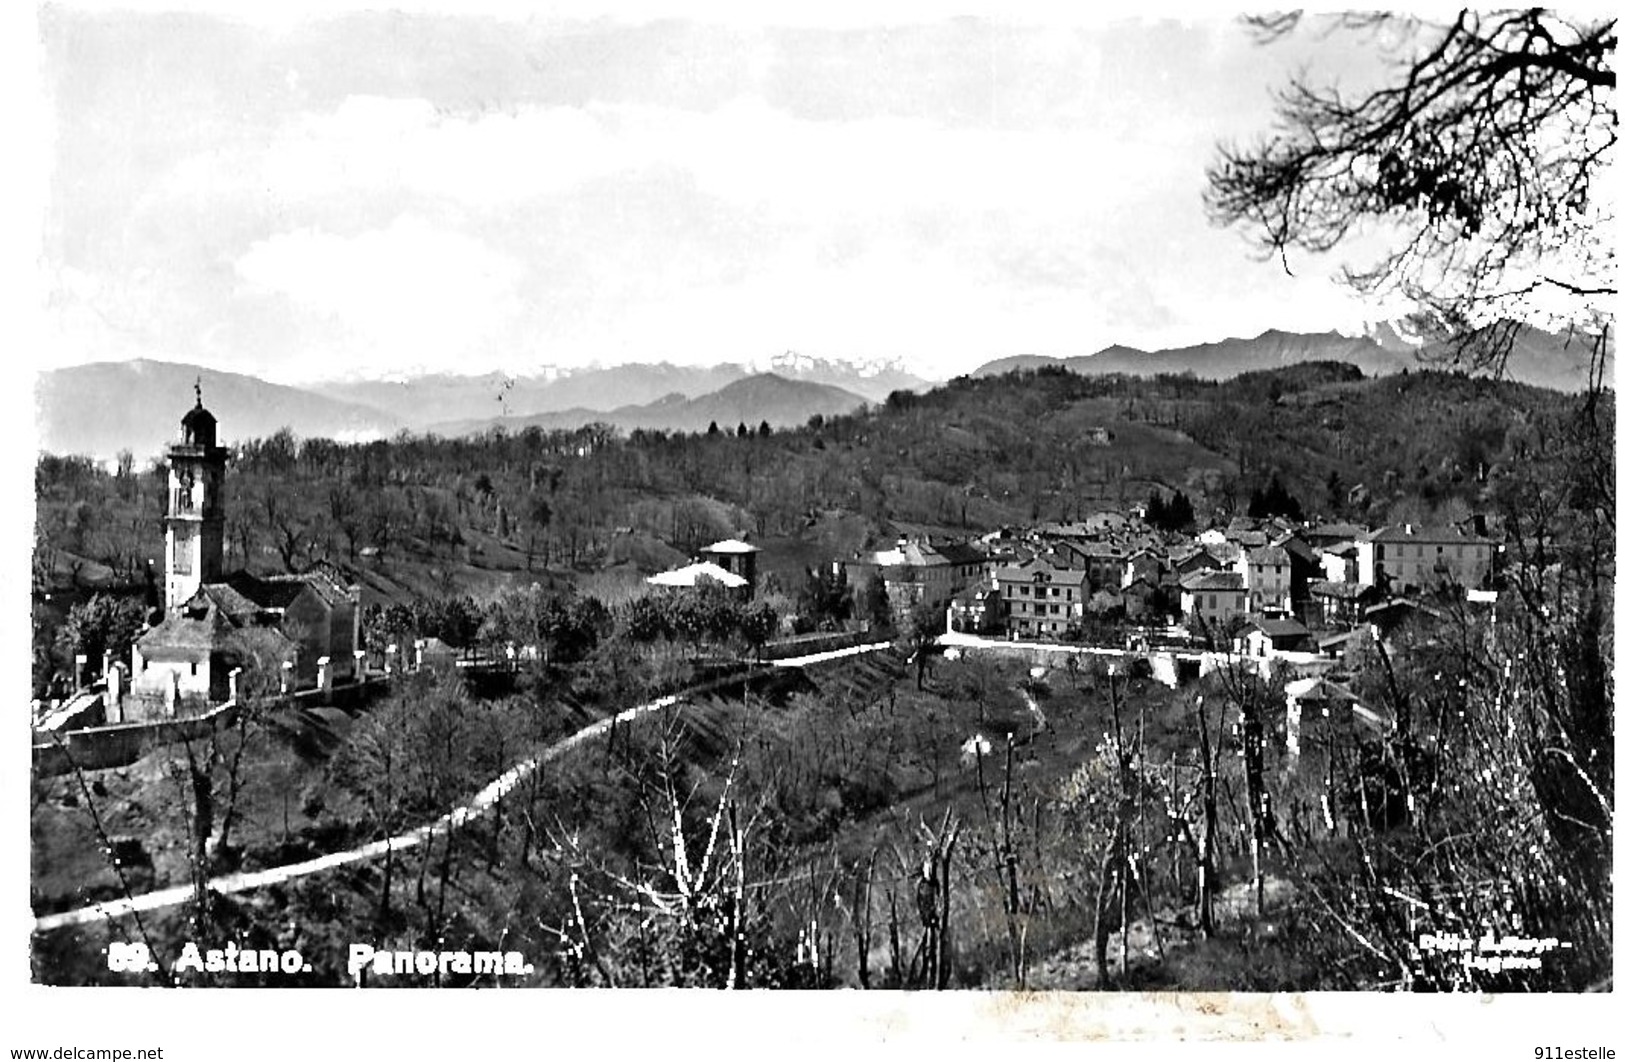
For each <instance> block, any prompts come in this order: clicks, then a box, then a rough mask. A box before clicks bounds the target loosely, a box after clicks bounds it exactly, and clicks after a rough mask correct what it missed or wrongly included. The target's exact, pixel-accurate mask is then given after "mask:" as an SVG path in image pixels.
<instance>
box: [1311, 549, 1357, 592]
mask: <svg viewBox="0 0 1625 1062" xmlns="http://www.w3.org/2000/svg"><path fill="white" fill-rule="evenodd" d="M1320 570H1321V572H1322V573H1324V577H1325V579H1326V580H1327V581H1328V582H1333V583H1357V582H1359V581H1360V547H1359V546H1358V545H1357V544H1356V543H1354V542H1352V541H1349V542H1336V543H1332V544H1331V545H1328V546H1327V547H1326V548H1325V549H1323V550H1321V551H1320Z"/></svg>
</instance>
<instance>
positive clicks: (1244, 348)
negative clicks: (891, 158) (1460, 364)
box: [971, 324, 1587, 391]
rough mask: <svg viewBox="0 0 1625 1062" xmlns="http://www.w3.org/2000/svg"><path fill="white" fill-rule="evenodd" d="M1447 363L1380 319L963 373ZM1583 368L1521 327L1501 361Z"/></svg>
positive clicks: (1551, 341)
mask: <svg viewBox="0 0 1625 1062" xmlns="http://www.w3.org/2000/svg"><path fill="white" fill-rule="evenodd" d="M1452 360H1453V359H1452V356H1451V353H1450V351H1449V349H1448V347H1447V345H1446V344H1445V343H1443V342H1435V343H1432V344H1427V345H1423V346H1417V345H1414V344H1409V343H1407V342H1405V341H1404V340H1403V338H1401V337H1400V335H1399V334H1398V333H1397V332H1396V331H1395V330H1394V328H1393V326H1391V325H1387V324H1382V325H1379V326H1377V327H1375V328H1374V329H1373V330H1372V334H1371V335H1370V336H1345V335H1341V334H1339V333H1337V332H1319V333H1308V334H1304V333H1297V332H1283V331H1279V330H1276V329H1270V330H1268V331H1266V332H1263V333H1260V334H1259V335H1257V336H1254V337H1252V338H1251V339H1242V338H1232V339H1225V340H1221V341H1219V342H1216V343H1199V344H1196V345H1195V346H1189V347H1175V348H1170V349H1167V350H1156V351H1144V350H1138V349H1135V348H1133V347H1125V346H1119V345H1114V346H1110V347H1107V348H1105V349H1104V350H1101V351H1098V352H1096V353H1094V354H1090V355H1084V356H1080V357H1072V358H1053V357H1046V356H1043V355H1019V356H1016V357H1009V358H999V359H997V360H995V361H990V362H988V363H987V364H985V365H982V366H981V367H980V368H978V369H976V371H975V372H973V373H972V374H971V375H973V376H996V375H999V374H1001V373H1006V372H1014V371H1018V370H1034V369H1040V368H1046V367H1051V368H1064V369H1067V370H1069V371H1071V372H1075V373H1078V374H1080V375H1085V376H1101V375H1107V374H1112V373H1123V374H1126V375H1131V376H1156V375H1161V374H1167V375H1178V374H1180V373H1189V374H1191V375H1192V376H1195V377H1197V378H1199V379H1203V380H1228V379H1231V378H1233V377H1235V376H1238V375H1240V374H1242V373H1248V372H1261V371H1264V370H1268V369H1280V368H1286V367H1288V366H1291V365H1301V364H1305V363H1308V362H1317V361H1337V362H1343V363H1346V364H1349V365H1354V366H1356V367H1358V368H1359V369H1360V371H1361V372H1362V373H1364V374H1365V375H1367V376H1386V375H1390V374H1393V373H1397V372H1400V371H1402V370H1407V369H1418V368H1425V367H1429V366H1440V367H1449V366H1450V364H1451V362H1452ZM1586 370H1587V360H1586V348H1585V346H1584V345H1583V344H1582V343H1581V342H1580V341H1574V342H1569V341H1566V340H1565V338H1564V337H1562V336H1555V335H1552V334H1550V333H1547V332H1543V331H1541V330H1539V329H1537V328H1526V329H1524V330H1522V332H1521V334H1520V335H1519V337H1518V340H1517V342H1516V343H1515V345H1514V347H1513V351H1512V354H1511V356H1510V357H1509V358H1508V362H1507V372H1506V378H1507V379H1509V380H1512V381H1514V382H1517V383H1525V384H1529V385H1531V386H1534V387H1548V388H1552V389H1553V390H1559V391H1578V390H1580V389H1582V388H1583V387H1584V386H1585V383H1586Z"/></svg>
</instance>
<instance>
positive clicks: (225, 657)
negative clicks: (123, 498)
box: [108, 387, 361, 722]
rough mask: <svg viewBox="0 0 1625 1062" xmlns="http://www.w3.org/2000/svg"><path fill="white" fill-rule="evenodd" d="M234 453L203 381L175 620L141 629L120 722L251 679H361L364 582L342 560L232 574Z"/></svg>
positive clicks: (284, 682)
mask: <svg viewBox="0 0 1625 1062" xmlns="http://www.w3.org/2000/svg"><path fill="white" fill-rule="evenodd" d="M226 456H227V454H226V449H225V447H223V446H221V445H219V442H218V440H217V438H216V422H215V418H214V415H213V414H211V413H210V412H209V411H208V410H207V409H204V408H203V394H202V389H201V387H200V388H198V394H197V404H196V405H195V406H194V407H193V408H192V409H191V410H190V411H188V412H187V414H186V416H185V417H183V418H181V432H180V440H179V441H178V442H177V443H176V444H175V445H173V446H171V447H170V448H169V498H168V510H167V515H166V516H165V518H164V602H163V605H164V613H163V618H162V620H160V621H159V622H158V623H157V624H156V625H154V626H152V627H151V628H149V629H148V630H147V631H146V633H144V634H142V635H141V637H140V638H138V639H136V643H135V647H134V649H133V651H132V654H131V655H132V660H131V675H130V689H129V694H128V696H127V697H125V698H123V703H122V704H120V705H110V706H109V712H108V716H109V718H108V722H120V721H134V720H142V719H163V718H169V717H172V716H176V715H187V714H194V713H196V712H200V711H204V710H206V709H208V708H210V707H212V706H214V705H217V704H221V703H223V702H225V701H227V700H230V699H232V698H234V697H237V696H240V695H242V696H246V695H247V694H248V692H249V690H250V689H251V688H252V689H254V690H258V691H261V692H270V693H280V692H294V691H297V690H301V689H311V688H315V687H318V686H320V687H325V688H329V689H330V688H331V687H332V686H333V685H334V684H335V683H344V682H351V681H355V680H356V679H358V678H359V677H360V669H361V662H360V654H359V652H358V650H359V649H360V644H361V594H360V588H359V587H356V586H350V585H346V583H345V582H344V580H343V575H342V573H341V572H339V571H338V570H337V569H336V568H333V567H332V566H330V565H317V566H316V567H313V568H312V569H310V570H309V571H305V572H301V573H298V574H287V575H272V576H258V575H253V574H251V573H249V572H247V571H236V572H232V573H230V574H226V573H224V572H223V570H222V569H223V567H224V563H223V562H224V556H225V505H224V500H225V496H224V493H223V491H222V487H223V484H224V480H225V473H226ZM250 684H252V685H250Z"/></svg>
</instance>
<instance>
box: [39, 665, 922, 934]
mask: <svg viewBox="0 0 1625 1062" xmlns="http://www.w3.org/2000/svg"><path fill="white" fill-rule="evenodd" d="M890 646H891V643H890V642H873V643H870V644H867V645H855V646H851V647H849V648H846V649H832V650H830V651H828V652H823V653H813V654H810V655H808V656H798V657H791V658H790V659H787V660H773V661H769V662H768V663H769V664H771V665H772V666H773V667H806V666H808V665H810V664H821V663H825V662H826V661H830V660H838V659H841V658H842V657H847V656H857V655H859V654H862V653H872V652H874V651H875V650H877V649H887V648H890ZM709 688H710V687H698V688H696V689H692V690H686V691H684V692H682V693H675V694H671V695H669V696H666V697H661V698H659V699H658V700H653V701H650V702H648V703H647V704H640V705H638V706H637V707H635V708H628V709H627V710H626V711H624V712H621V713H619V714H617V715H614V716H611V717H609V718H607V719H600V720H598V722H596V723H591V724H589V725H587V726H585V727H582V728H581V729H580V730H577V731H576V732H575V733H573V734H571V735H570V736H569V737H566V738H563V739H561V740H559V741H556V742H554V743H553V744H551V745H549V746H547V747H546V748H545V749H543V750H542V751H541V752H539V753H537V754H536V755H535V756H533V757H531V758H530V759H528V760H525V761H524V762H523V763H519V764H516V765H515V766H513V767H510V768H509V769H508V770H506V771H504V772H503V773H502V774H500V775H498V776H497V777H496V778H495V779H494V780H492V781H491V782H490V784H488V785H486V786H485V788H483V789H481V790H480V791H479V792H478V793H475V794H474V795H473V796H472V797H470V798H469V799H468V801H467V802H466V803H464V804H461V805H459V806H458V807H455V808H453V809H452V810H450V811H448V812H447V813H446V814H444V815H442V816H440V817H439V818H438V819H435V820H434V821H432V822H428V823H425V824H423V825H422V826H418V827H417V828H415V829H412V830H408V831H407V832H405V833H399V834H396V835H395V836H393V837H386V838H383V839H382V840H377V841H372V842H370V843H368V844H364V845H361V846H360V847H358V848H351V849H348V850H346V851H343V852H333V853H331V854H329V855H324V856H318V857H317V858H315V859H307V860H305V861H304V862H301V863H287V864H284V865H283V866H279V867H267V868H266V869H264V870H255V871H251V872H246V873H239V874H225V875H222V876H220V877H217V878H212V879H210V881H209V884H208V888H209V890H210V891H211V892H215V893H218V894H220V895H231V894H233V893H240V892H249V891H251V890H253V889H259V888H264V887H265V886H267V885H278V884H281V883H282V882H285V881H292V880H294V879H295V878H303V877H308V876H310V875H312V874H320V873H322V872H323V871H327V870H333V869H336V868H338V867H342V866H346V865H348V864H350V863H359V862H362V861H364V860H368V859H375V858H377V857H379V856H382V855H384V854H385V853H386V852H389V851H391V850H393V851H396V852H402V851H407V850H409V849H412V848H416V847H418V846H419V845H422V844H425V843H427V842H428V841H429V840H430V839H431V838H433V837H434V835H435V834H437V833H439V834H442V835H443V834H445V833H446V832H448V831H450V830H454V829H456V828H457V827H459V826H462V825H463V824H465V823H467V822H470V821H472V820H473V819H476V818H478V817H479V816H481V815H483V814H485V813H486V812H487V811H489V810H491V808H492V807H493V806H495V805H496V803H497V801H499V800H501V799H502V798H503V797H505V796H507V795H508V794H509V793H510V792H512V791H513V789H514V788H515V787H516V786H518V785H519V783H520V782H523V781H524V780H525V779H526V778H527V777H529V776H530V774H531V772H533V771H535V770H536V768H537V767H539V766H540V765H542V764H544V763H547V762H549V761H551V760H553V759H556V758H557V757H559V756H561V755H563V754H564V753H566V752H568V751H570V750H571V749H573V748H575V747H576V746H578V745H580V744H582V743H584V742H587V741H591V740H592V739H593V738H595V737H598V736H600V735H602V734H604V733H606V732H608V730H609V728H610V727H611V726H613V725H615V724H617V723H625V722H629V721H631V720H633V719H636V718H637V717H638V716H641V715H648V714H651V713H654V712H659V711H663V710H665V709H667V708H670V707H671V706H673V705H675V704H679V703H681V702H682V701H683V700H685V699H687V698H689V697H692V696H694V695H695V694H698V693H703V692H705V691H706V690H707V689H709ZM195 893H196V887H195V886H192V885H176V886H173V887H171V888H167V889H158V890H156V891H153V892H147V893H142V894H141V895H140V896H135V897H121V898H119V899H116V900H106V901H103V902H102V903H98V904H92V905H91V906H89V907H81V908H79V909H78V910H74V911H63V912H61V913H59V914H51V915H44V916H42V917H40V918H36V919H35V920H34V932H35V933H46V932H50V931H51V930H53V929H62V928H64V927H67V926H81V925H89V924H92V923H95V922H105V921H108V920H109V919H113V918H121V917H123V916H125V915H129V914H135V913H137V912H143V911H157V910H161V909H163V908H165V907H174V906H177V905H179V904H183V903H187V902H188V901H190V900H191V899H192V898H193V896H194V895H195Z"/></svg>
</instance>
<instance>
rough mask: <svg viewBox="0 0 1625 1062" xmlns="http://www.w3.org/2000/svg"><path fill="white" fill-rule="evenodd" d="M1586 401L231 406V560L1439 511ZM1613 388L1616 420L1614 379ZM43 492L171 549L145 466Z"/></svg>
mask: <svg viewBox="0 0 1625 1062" xmlns="http://www.w3.org/2000/svg"><path fill="white" fill-rule="evenodd" d="M188 397H189V396H187V395H183V396H182V399H183V404H184V400H185V399H186V398H188ZM1579 401H1580V399H1579V398H1577V397H1575V396H1572V395H1564V394H1559V393H1557V392H1552V391H1545V390H1539V389H1535V388H1530V387H1527V386H1523V385H1518V384H1509V383H1504V382H1494V381H1489V380H1485V379H1479V378H1470V377H1467V376H1463V375H1459V374H1445V373H1435V372H1409V373H1401V374H1397V375H1392V376H1385V377H1382V378H1379V379H1367V378H1365V377H1363V376H1362V375H1361V374H1360V373H1359V371H1358V370H1357V369H1354V368H1353V367H1351V366H1348V365H1342V364H1333V363H1317V364H1308V365H1299V366H1294V367H1291V368H1288V369H1282V370H1275V371H1271V372H1264V373H1252V374H1245V375H1242V376H1239V377H1237V378H1235V379H1232V380H1229V381H1225V382H1222V383H1215V382H1209V381H1201V380H1196V379H1193V378H1190V377H1158V378H1151V379H1141V378H1131V377H1084V376H1078V375H1076V374H1073V373H1070V372H1067V371H1064V370H1060V369H1045V370H1040V371H1036V372H1017V373H1011V374H1008V375H1003V376H998V377H991V378H960V379H957V380H954V381H952V382H950V383H948V384H946V385H944V386H942V387H939V388H936V389H934V390H932V391H929V392H926V393H924V394H914V393H912V392H908V391H897V392H893V394H892V395H891V396H890V397H889V398H888V399H887V400H886V401H885V402H884V403H880V404H878V405H876V406H871V407H866V408H864V409H861V410H858V411H856V412H854V413H851V414H846V415H842V416H835V417H828V418H821V417H817V416H815V417H813V418H811V419H810V420H809V421H808V423H806V424H804V425H802V426H801V427H799V428H794V429H775V430H774V431H772V432H770V433H766V434H763V433H760V432H755V431H753V432H750V433H748V434H747V435H745V436H740V435H738V434H737V433H736V432H719V433H718V434H716V435H707V434H705V433H668V432H662V431H642V430H639V431H633V432H632V433H631V434H629V435H624V434H621V433H619V432H617V431H615V430H614V429H611V428H608V427H605V426H601V425H600V426H594V427H589V428H583V429H574V430H568V431H562V430H561V431H545V430H542V429H540V428H533V429H527V430H524V431H520V432H513V433H510V432H502V431H492V432H487V433H485V434H482V435H478V436H472V437H467V438H456V439H449V438H438V437H434V436H427V437H424V436H401V437H397V438H393V439H389V440H379V441H375V442H369V443H358V444H350V445H344V444H337V443H332V442H327V441H324V440H310V441H304V442H301V441H299V440H296V439H294V438H292V437H291V436H289V435H287V434H285V433H284V434H279V435H277V436H275V437H273V438H271V439H269V440H264V441H250V442H243V441H241V439H242V437H241V435H240V434H239V432H238V430H237V426H236V425H235V424H234V423H233V422H232V421H230V420H228V419H225V418H222V421H221V432H222V437H223V439H224V440H225V441H226V443H227V444H229V445H234V446H235V448H236V453H235V455H234V458H233V461H232V464H231V473H230V475H229V476H228V480H227V493H228V498H227V540H228V551H229V553H230V556H229V558H228V562H229V563H232V564H244V563H247V564H249V565H251V566H255V567H260V568H269V569H272V570H275V569H278V568H281V567H283V566H289V567H299V566H302V565H304V564H308V563H309V562H310V561H312V560H314V559H316V558H319V557H331V558H334V559H336V560H343V561H348V562H356V561H357V558H358V556H359V557H360V558H361V559H362V561H363V562H364V563H367V564H371V565H372V566H373V567H374V568H376V569H379V570H384V571H390V572H393V573H394V574H395V575H397V576H398V577H399V578H398V581H399V582H400V583H401V584H402V585H404V586H407V587H409V588H411V589H413V590H414V591H416V592H428V591H429V590H431V589H432V588H433V587H440V588H441V589H449V588H451V587H453V586H460V587H464V588H467V587H470V586H473V585H478V584H481V583H482V582H483V583H489V582H491V581H502V580H506V579H508V578H510V577H515V578H523V579H526V580H527V581H528V580H529V579H530V578H531V577H532V576H531V574H530V573H531V572H533V571H537V572H539V571H540V570H542V569H544V568H551V569H552V570H553V571H554V572H555V573H561V574H562V573H574V574H573V575H571V576H570V577H572V578H577V577H581V576H582V573H589V572H596V571H601V570H603V569H604V568H606V567H614V566H619V567H621V568H623V569H625V570H626V571H627V574H628V576H629V577H630V575H631V574H632V572H634V571H643V572H647V571H651V570H655V569H657V568H658V567H659V566H661V565H663V564H667V563H669V562H670V561H671V560H672V558H673V557H674V556H681V555H686V554H691V553H692V552H693V551H694V550H695V549H697V548H698V547H699V546H700V545H703V544H704V543H705V542H707V541H711V540H713V539H715V538H720V537H723V536H725V535H730V534H736V533H739V532H742V531H750V532H753V533H754V534H755V535H757V536H758V538H759V539H760V540H764V541H771V542H772V543H774V546H773V553H772V556H771V557H769V560H770V561H772V562H774V563H775V564H777V565H778V566H780V567H781V568H783V569H784V570H787V571H799V566H800V565H801V564H803V563H813V562H817V561H821V560H825V559H828V558H829V557H831V556H834V555H838V554H839V553H841V552H844V551H846V550H849V549H851V548H855V547H857V546H858V545H861V544H862V543H863V541H864V540H865V539H868V540H879V539H881V538H883V537H886V536H890V535H894V534H895V533H896V532H897V530H898V529H899V528H919V529H923V530H928V531H936V532H939V533H946V534H954V535H959V534H971V533H979V532H982V531H985V530H989V529H992V528H996V527H999V526H1001V525H1008V524H1023V523H1029V522H1032V521H1036V520H1053V519H1071V518H1075V517H1077V516H1079V515H1080V514H1084V513H1087V512H1089V511H1092V510H1095V509H1099V508H1103V507H1113V506H1126V505H1133V504H1136V503H1139V502H1141V501H1144V500H1146V498H1147V497H1148V495H1149V493H1150V492H1151V491H1153V490H1157V491H1161V492H1163V493H1164V494H1165V495H1166V494H1167V493H1168V492H1170V491H1172V490H1173V489H1176V488H1178V489H1181V490H1183V491H1184V492H1185V493H1186V495H1187V496H1189V497H1191V498H1192V499H1193V500H1194V501H1195V503H1196V508H1197V517H1198V519H1199V520H1206V519H1209V518H1213V517H1215V516H1222V515H1224V514H1225V513H1227V512H1235V511H1238V510H1240V509H1242V508H1244V507H1245V506H1246V503H1247V499H1248V498H1249V496H1250V494H1251V492H1252V491H1253V490H1255V489H1259V488H1261V487H1263V486H1264V485H1266V484H1267V483H1268V482H1269V480H1270V479H1271V477H1274V476H1278V477H1279V479H1280V481H1281V483H1282V485H1283V486H1284V487H1285V488H1286V490H1288V491H1289V492H1290V493H1291V494H1292V495H1293V496H1294V497H1295V498H1296V499H1297V500H1298V501H1299V503H1300V504H1301V507H1302V509H1303V511H1304V512H1305V514H1307V515H1314V514H1320V515H1322V516H1325V517H1341V518H1349V519H1356V520H1362V521H1365V522H1369V523H1379V522H1383V521H1386V520H1398V519H1403V520H1413V521H1417V522H1429V521H1432V520H1434V519H1448V518H1459V517H1462V516H1465V515H1466V514H1468V513H1470V512H1472V511H1475V510H1477V509H1479V508H1482V507H1484V506H1485V505H1487V504H1488V502H1489V500H1490V497H1489V496H1490V493H1491V492H1492V491H1493V490H1494V489H1495V487H1496V482H1497V478H1498V476H1499V475H1500V474H1501V473H1502V472H1503V471H1506V470H1509V469H1510V470H1515V471H1516V472H1517V473H1518V474H1519V475H1529V474H1536V473H1532V472H1531V471H1530V470H1531V469H1538V467H1539V461H1540V455H1541V453H1542V452H1543V451H1549V450H1551V449H1552V448H1553V447H1555V446H1558V445H1560V443H1561V440H1562V435H1563V431H1564V428H1563V425H1564V424H1565V423H1568V422H1571V421H1572V419H1573V414H1574V411H1575V409H1576V408H1577V406H1576V404H1577V403H1578V402H1579ZM1603 401H1604V406H1605V408H1604V411H1603V415H1604V417H1605V419H1606V422H1607V423H1608V424H1609V425H1610V426H1611V425H1612V418H1613V398H1612V393H1611V392H1609V393H1607V394H1606V395H1605V396H1604V400H1603ZM169 419H172V418H169ZM1515 455H1516V456H1515ZM1609 482H1610V483H1611V476H1610V477H1609ZM38 487H39V497H40V525H39V526H40V533H41V537H42V540H43V541H44V542H45V543H46V544H48V545H49V546H51V547H53V548H54V549H56V550H58V551H65V553H66V554H68V555H71V556H77V557H84V558H89V559H91V560H93V561H96V562H100V563H104V564H106V565H107V566H109V567H111V568H113V569H114V570H115V571H129V572H132V573H133V572H134V571H135V570H136V568H137V566H138V564H139V560H140V558H143V557H151V556H159V555H160V549H161V541H162V537H161V527H160V524H159V519H158V517H159V514H160V513H161V511H162V498H163V492H162V483H161V481H160V480H159V479H158V478H157V477H156V476H155V475H154V474H152V473H150V472H148V473H143V472H141V471H140V470H139V469H137V470H135V471H133V472H132V473H131V474H130V475H129V476H126V477H123V478H119V477H116V476H111V475H108V474H105V473H103V472H101V471H100V470H98V469H97V468H95V467H94V466H92V465H90V464H89V463H88V462H83V461H74V460H71V459H60V458H49V457H47V458H42V459H41V462H40V465H39V473H38ZM369 558H370V559H369ZM59 570H60V569H59ZM516 572H522V573H525V574H523V575H515V573H516Z"/></svg>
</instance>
